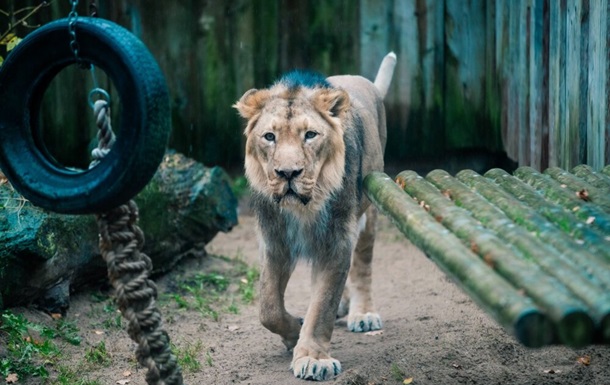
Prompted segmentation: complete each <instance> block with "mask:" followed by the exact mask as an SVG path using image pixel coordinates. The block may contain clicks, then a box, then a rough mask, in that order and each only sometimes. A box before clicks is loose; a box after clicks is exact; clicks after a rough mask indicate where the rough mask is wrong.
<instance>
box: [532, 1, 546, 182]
mask: <svg viewBox="0 0 610 385" xmlns="http://www.w3.org/2000/svg"><path fill="white" fill-rule="evenodd" d="M543 6H544V4H543V0H530V3H529V9H530V11H529V15H530V17H529V21H528V22H529V32H530V33H529V78H530V79H529V80H530V82H529V130H530V132H529V149H528V152H529V154H530V162H529V164H530V166H531V167H534V168H535V169H537V170H540V169H541V166H542V151H541V149H542V138H543V137H544V136H546V135H547V134H548V128H547V127H546V126H545V124H544V123H545V122H543V119H542V116H543V114H544V111H543V110H542V102H543V98H546V94H547V93H546V92H545V91H546V89H545V87H546V84H545V83H544V82H543V79H544V78H545V75H546V74H545V70H546V68H545V66H544V65H543V63H544V57H543V55H544V54H543V43H542V37H543V34H542V32H543V21H544V17H543Z"/></svg>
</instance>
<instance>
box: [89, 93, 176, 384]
mask: <svg viewBox="0 0 610 385" xmlns="http://www.w3.org/2000/svg"><path fill="white" fill-rule="evenodd" d="M93 111H94V114H95V117H96V124H97V126H98V129H99V131H98V135H97V138H98V147H97V148H96V149H94V150H93V151H92V156H93V159H94V160H93V162H92V163H91V166H90V167H93V166H95V164H97V163H98V162H100V160H101V159H102V158H103V157H104V156H105V155H106V154H108V152H109V151H110V148H111V147H112V144H114V141H115V136H114V133H113V132H112V127H111V125H110V109H109V107H108V103H107V102H106V101H105V100H98V101H96V102H95V104H94V109H93ZM96 218H97V224H98V228H99V235H100V240H99V247H100V252H101V254H102V257H103V258H104V260H105V261H106V265H107V266H108V278H109V279H110V282H111V283H112V286H113V287H114V289H115V291H116V298H117V304H118V306H119V309H120V310H121V314H123V317H125V319H126V320H127V321H128V328H127V332H128V334H129V337H131V339H132V340H133V341H135V342H136V343H137V344H138V348H137V350H136V358H137V360H138V363H139V364H140V365H142V366H143V367H145V368H147V369H148V372H147V373H146V382H147V383H148V384H149V385H182V373H181V370H180V366H179V365H178V363H177V361H176V357H175V356H174V355H173V354H172V351H171V349H170V344H169V336H168V334H167V332H165V330H163V328H162V324H161V313H160V312H159V310H158V309H157V306H156V302H155V300H156V298H157V286H156V285H155V283H154V282H153V281H152V280H151V279H149V278H148V276H149V274H150V272H151V271H152V262H151V260H150V258H149V257H148V255H146V254H144V253H142V252H140V250H141V248H142V246H143V245H144V233H143V232H142V230H141V229H140V227H139V226H138V225H137V221H138V206H137V205H136V203H135V202H134V201H133V200H130V201H129V202H128V203H127V204H124V205H121V206H119V207H117V208H114V209H112V210H110V211H108V212H105V213H102V214H98V215H97V216H96Z"/></svg>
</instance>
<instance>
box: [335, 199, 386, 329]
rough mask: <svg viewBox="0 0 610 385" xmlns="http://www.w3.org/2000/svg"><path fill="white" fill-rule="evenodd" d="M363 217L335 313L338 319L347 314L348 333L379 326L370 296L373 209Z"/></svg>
mask: <svg viewBox="0 0 610 385" xmlns="http://www.w3.org/2000/svg"><path fill="white" fill-rule="evenodd" d="M365 217H366V223H365V225H364V228H361V231H360V234H359V236H358V242H357V243H356V247H355V248H354V252H353V254H352V261H351V267H350V272H349V279H348V282H347V285H346V288H345V292H344V294H343V298H342V301H341V306H340V307H339V313H338V315H339V316H341V313H344V314H343V315H345V313H347V328H348V329H349V330H350V331H352V332H367V331H371V330H379V329H381V328H382V326H383V325H382V322H381V317H380V316H379V314H378V313H377V311H376V310H375V306H374V304H373V298H372V293H371V284H372V260H373V246H374V243H375V232H376V223H377V209H376V208H375V207H374V206H373V205H371V206H369V208H368V209H367V211H366V214H365Z"/></svg>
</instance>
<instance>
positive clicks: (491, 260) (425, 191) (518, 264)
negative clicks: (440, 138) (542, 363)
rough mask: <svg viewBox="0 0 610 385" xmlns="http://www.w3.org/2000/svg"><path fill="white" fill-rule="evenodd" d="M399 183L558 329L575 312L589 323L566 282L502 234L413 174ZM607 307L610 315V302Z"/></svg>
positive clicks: (400, 177) (403, 175)
mask: <svg viewBox="0 0 610 385" xmlns="http://www.w3.org/2000/svg"><path fill="white" fill-rule="evenodd" d="M396 181H397V183H398V184H399V185H401V186H404V190H405V191H406V192H407V193H408V194H409V195H411V196H412V197H414V198H415V199H416V200H418V201H419V202H420V205H421V204H424V205H425V207H426V209H429V210H430V214H432V216H433V217H435V218H436V219H437V220H438V221H440V222H441V223H442V224H443V225H444V226H445V227H447V228H448V229H449V230H451V232H452V233H453V234H455V235H457V236H458V237H459V238H460V239H461V240H462V242H463V243H464V244H465V245H466V246H468V247H470V248H471V249H472V250H473V251H474V252H475V253H477V254H478V255H479V256H480V257H481V258H482V259H483V260H484V261H485V262H486V263H487V264H488V265H489V266H490V267H491V268H492V269H494V270H495V271H496V272H497V273H498V274H500V275H501V276H502V277H504V278H505V279H506V280H507V281H509V282H510V283H512V284H513V285H514V286H515V287H516V288H517V289H518V290H523V291H524V292H525V293H526V294H527V295H528V296H530V297H531V298H532V299H534V301H535V302H536V303H537V304H538V305H539V306H541V307H542V308H543V309H544V310H545V311H546V313H547V314H548V315H549V317H550V319H551V320H552V321H553V322H555V323H556V325H557V327H558V330H562V329H564V328H566V327H572V326H573V325H572V322H573V320H570V321H566V319H572V318H574V314H575V313H580V314H581V316H582V317H583V319H584V320H585V322H587V319H588V316H587V315H586V313H587V307H586V306H585V305H584V303H583V302H582V301H580V300H579V299H577V298H575V297H574V296H573V295H572V293H571V292H570V290H568V288H567V287H566V286H565V285H564V284H563V283H562V282H560V281H559V280H558V279H557V278H555V277H553V276H551V275H548V274H546V273H545V271H544V270H542V269H541V268H540V266H539V265H537V264H536V262H535V261H534V260H532V259H531V258H529V256H528V255H524V254H523V253H522V252H521V251H520V250H518V249H516V248H514V247H511V246H510V243H507V242H506V241H505V240H504V239H502V236H501V235H498V234H497V233H495V232H494V231H491V230H490V229H488V228H486V227H484V226H483V225H481V222H479V221H478V220H476V219H475V218H474V217H473V216H472V215H471V214H470V213H469V212H468V211H467V210H465V209H464V208H462V207H458V206H456V205H454V204H453V202H451V200H449V199H448V198H447V197H446V196H444V195H443V194H441V192H440V191H439V190H438V189H437V188H436V187H434V186H432V185H431V184H430V183H428V182H426V181H425V180H424V179H423V178H421V177H420V176H419V175H417V174H416V173H414V172H412V171H404V172H401V173H400V174H398V176H397V178H396ZM424 202H425V203H424ZM481 209H487V208H484V207H482V208H481ZM607 305H608V309H607V310H608V313H609V314H610V301H608V303H607ZM566 322H568V323H567V324H566Z"/></svg>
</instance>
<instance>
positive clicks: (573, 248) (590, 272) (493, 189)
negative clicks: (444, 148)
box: [456, 170, 610, 291]
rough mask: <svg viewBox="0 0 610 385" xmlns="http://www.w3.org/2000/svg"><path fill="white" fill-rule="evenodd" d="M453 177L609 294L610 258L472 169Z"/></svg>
mask: <svg viewBox="0 0 610 385" xmlns="http://www.w3.org/2000/svg"><path fill="white" fill-rule="evenodd" d="M456 177H457V179H458V180H460V181H461V182H462V183H464V184H466V185H467V186H469V187H470V188H471V189H472V190H473V191H476V192H477V193H478V194H480V195H482V196H483V197H484V198H485V199H487V200H488V201H489V202H490V203H492V204H493V205H495V206H496V207H498V208H499V209H500V210H502V211H503V213H504V214H505V215H506V216H508V217H509V218H510V219H511V220H512V221H514V222H515V223H516V224H517V225H519V226H522V227H523V228H524V229H526V230H527V231H529V233H530V234H531V235H533V236H535V237H536V238H539V239H540V240H541V241H543V242H545V243H548V244H549V245H551V246H553V248H554V249H555V250H557V251H558V252H559V253H560V254H561V255H563V256H565V260H566V261H567V262H568V263H570V264H572V266H574V268H577V269H581V270H582V272H583V274H584V275H585V277H587V278H589V279H590V280H592V282H594V283H595V284H596V285H599V286H601V287H602V288H603V289H605V290H609V291H610V259H606V258H605V257H604V256H603V255H599V254H594V253H592V252H590V251H589V249H588V248H587V247H585V246H584V245H583V244H584V242H583V241H582V240H578V241H577V239H576V238H574V237H571V236H569V235H568V234H567V233H564V232H563V231H561V230H560V229H559V228H558V227H557V226H555V225H553V224H552V223H551V222H550V221H548V220H547V219H546V218H544V217H543V216H542V215H541V214H539V213H538V212H537V211H535V210H532V207H530V206H527V205H525V204H524V203H522V202H521V201H519V200H518V199H517V198H515V197H514V196H512V195H511V194H509V193H508V192H507V191H505V190H504V189H503V188H502V187H500V186H499V185H497V184H496V183H494V182H493V181H491V179H488V178H483V177H481V175H479V174H477V173H476V172H474V171H472V170H463V171H461V172H459V173H458V174H457V175H456ZM609 246H610V245H609Z"/></svg>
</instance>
